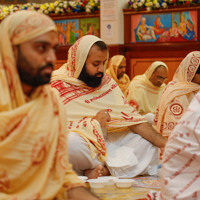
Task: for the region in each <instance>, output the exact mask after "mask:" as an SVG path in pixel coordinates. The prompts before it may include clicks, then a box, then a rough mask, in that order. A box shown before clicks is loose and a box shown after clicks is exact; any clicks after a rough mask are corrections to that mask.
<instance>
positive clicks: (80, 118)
mask: <svg viewBox="0 0 200 200" xmlns="http://www.w3.org/2000/svg"><path fill="white" fill-rule="evenodd" d="M107 60H108V49H107V46H106V44H105V43H104V42H103V41H102V40H101V39H100V38H98V37H96V36H92V35H87V36H84V37H82V38H80V39H79V40H78V41H76V42H75V44H74V45H72V47H71V48H70V49H69V54H68V62H67V63H66V64H64V65H63V66H62V67H61V68H60V69H58V70H56V71H55V72H54V73H53V77H52V83H51V86H52V87H53V88H55V90H56V91H57V92H58V94H59V95H60V97H61V99H62V101H63V103H64V106H65V111H66V113H67V115H68V117H69V118H68V119H70V121H68V127H69V129H70V130H71V132H70V134H69V154H70V162H71V163H72V164H73V167H74V169H75V171H76V172H77V173H78V174H85V175H87V176H88V177H90V178H96V177H98V176H101V175H107V174H108V173H111V174H112V175H114V176H119V177H134V176H137V175H139V174H144V173H150V174H154V173H156V170H157V164H158V161H159V148H157V147H164V145H165V142H166V139H165V138H163V137H162V136H161V135H160V134H159V133H157V132H156V131H155V130H154V129H153V128H152V127H151V125H150V124H148V123H147V121H146V119H144V118H143V117H142V116H141V115H139V114H138V113H137V111H136V110H134V108H133V107H131V106H130V105H129V104H128V102H127V101H126V99H125V97H124V95H123V93H122V92H121V90H120V88H119V87H118V85H117V83H116V82H115V81H114V80H113V79H112V78H111V77H110V76H108V75H107V74H105V69H106V67H105V66H106V62H107ZM105 162H106V166H107V167H108V169H109V171H108V170H107V168H106V167H104V163H105Z"/></svg>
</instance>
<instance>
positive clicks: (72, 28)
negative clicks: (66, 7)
mask: <svg viewBox="0 0 200 200" xmlns="http://www.w3.org/2000/svg"><path fill="white" fill-rule="evenodd" d="M54 21H55V23H56V26H57V29H58V41H59V45H60V46H66V45H71V44H74V43H75V41H76V40H78V39H79V38H80V37H82V36H84V35H88V34H90V35H96V36H98V37H99V35H100V33H99V32H100V31H99V27H100V26H99V18H98V17H92V18H78V19H58V20H54Z"/></svg>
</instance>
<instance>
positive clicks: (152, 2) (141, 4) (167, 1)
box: [127, 0, 200, 11]
mask: <svg viewBox="0 0 200 200" xmlns="http://www.w3.org/2000/svg"><path fill="white" fill-rule="evenodd" d="M197 4H200V2H199V0H129V1H128V3H127V7H128V9H134V10H136V11H139V10H144V9H146V10H148V11H150V10H154V9H165V8H170V6H180V5H185V6H189V5H190V6H191V5H197Z"/></svg>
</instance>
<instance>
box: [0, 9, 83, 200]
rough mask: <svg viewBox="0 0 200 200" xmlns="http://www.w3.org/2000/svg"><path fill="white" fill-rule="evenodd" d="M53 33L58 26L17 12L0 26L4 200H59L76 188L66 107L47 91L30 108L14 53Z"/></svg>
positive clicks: (36, 95) (0, 194)
mask: <svg viewBox="0 0 200 200" xmlns="http://www.w3.org/2000/svg"><path fill="white" fill-rule="evenodd" d="M49 31H56V26H55V24H54V22H53V21H52V20H51V19H50V18H49V17H47V16H45V15H42V14H39V13H37V12H33V11H18V12H16V13H14V14H12V15H10V16H8V17H7V18H6V19H4V20H3V22H2V23H1V25H0V91H1V95H0V111H1V112H0V163H1V164H0V191H1V192H0V199H1V200H8V199H54V198H55V197H56V196H57V195H58V194H59V193H60V192H61V191H63V192H64V190H65V194H66V188H67V187H71V186H72V184H71V186H70V184H69V183H70V182H72V180H73V179H74V181H75V182H76V175H75V174H73V171H72V170H71V167H70V165H69V164H68V158H67V154H66V152H67V145H66V132H67V127H65V121H63V114H62V109H61V105H60V104H59V101H58V99H57V97H56V96H55V95H54V93H53V91H52V90H51V89H50V88H49V86H48V85H45V86H40V87H38V88H37V89H36V90H35V92H34V93H33V94H32V96H31V97H30V99H29V102H26V97H25V95H24V93H23V90H22V86H21V82H20V78H19V75H18V71H17V67H16V62H15V58H14V54H13V49H12V46H13V45H18V44H21V43H23V42H27V41H29V40H31V39H33V38H35V37H37V36H40V35H42V34H44V33H47V32H49ZM65 174H66V175H67V174H69V176H66V175H65ZM77 183H78V181H77ZM79 184H80V183H79ZM74 185H76V183H74ZM63 194H64V193H63Z"/></svg>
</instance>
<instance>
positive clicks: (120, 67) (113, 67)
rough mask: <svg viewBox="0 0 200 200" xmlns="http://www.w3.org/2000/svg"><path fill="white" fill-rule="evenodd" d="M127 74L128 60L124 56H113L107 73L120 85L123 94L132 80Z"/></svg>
mask: <svg viewBox="0 0 200 200" xmlns="http://www.w3.org/2000/svg"><path fill="white" fill-rule="evenodd" d="M125 72H126V58H125V57H124V56H122V55H116V56H113V57H112V58H111V59H110V61H109V65H108V69H107V70H106V73H107V74H108V75H109V76H111V77H112V78H113V79H114V80H115V81H116V82H117V84H118V86H119V87H120V89H121V90H122V92H123V94H124V93H125V91H126V89H127V88H128V86H129V83H130V79H129V77H128V75H127V74H125Z"/></svg>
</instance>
